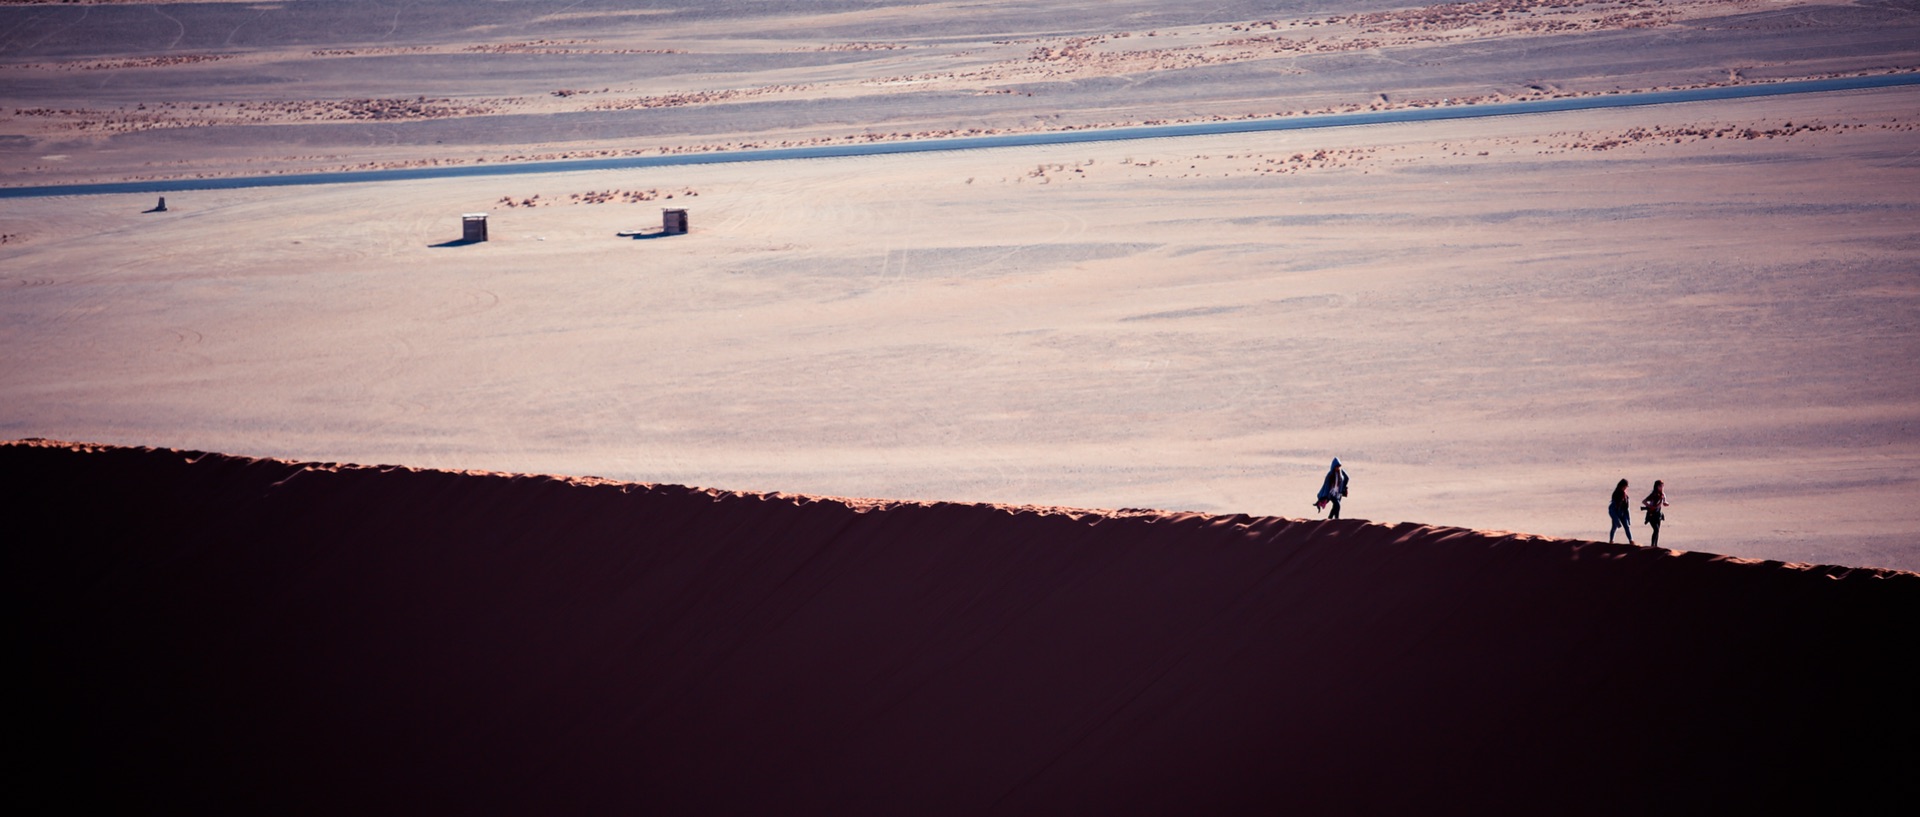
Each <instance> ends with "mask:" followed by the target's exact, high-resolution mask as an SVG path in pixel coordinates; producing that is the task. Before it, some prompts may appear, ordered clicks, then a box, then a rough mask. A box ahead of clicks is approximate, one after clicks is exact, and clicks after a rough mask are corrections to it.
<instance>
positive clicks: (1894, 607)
mask: <svg viewBox="0 0 1920 817" xmlns="http://www.w3.org/2000/svg"><path fill="white" fill-rule="evenodd" d="M0 474H6V475H7V477H8V485H9V490H8V495H9V500H10V501H11V502H12V503H13V505H12V506H11V507H12V509H13V510H12V512H11V515H10V518H11V521H13V522H14V523H15V524H16V526H18V527H19V529H20V530H22V531H35V532H36V533H32V534H30V535H28V536H25V537H16V538H15V539H14V540H13V541H10V542H9V543H8V547H7V548H5V550H4V554H5V560H6V562H5V569H4V570H0V577H4V579H0V581H4V582H5V591H4V593H0V597H4V598H5V599H6V602H7V608H8V617H7V621H8V628H9V631H10V633H11V638H12V639H13V641H12V644H13V646H14V647H15V650H14V651H13V657H14V659H15V660H16V663H17V669H16V672H15V676H16V677H15V680H14V683H13V685H12V688H13V692H14V694H13V695H12V696H10V697H11V699H12V700H14V701H15V707H16V714H15V715H14V716H13V717H11V718H10V719H9V726H8V728H9V734H10V736H11V738H12V740H13V742H14V743H15V745H16V746H18V747H21V748H23V749H25V750H26V751H25V752H24V753H22V754H20V755H17V760H16V762H15V764H14V768H15V774H16V777H17V778H18V780H19V783H18V784H17V785H15V786H13V787H11V788H10V793H11V795H12V796H13V797H14V798H15V800H16V802H21V803H43V804H44V803H47V802H55V800H54V799H51V798H57V802H58V803H59V804H60V805H61V807H62V808H63V809H64V810H72V811H75V812H79V813H131V812H150V811H164V812H174V811H178V812H186V813H200V814H205V813H236V814H239V813H246V814H267V813H271V814H341V813H349V812H354V813H358V812H373V813H420V812H432V813H511V814H531V813H541V814H545V813H556V812H559V813H590V814H856V815H864V814H873V815H883V814H983V813H995V814H1170V813H1200V814H1274V813H1298V814H1489V813H1492V814H1608V815H1610V814H1646V813H1652V814H1705V813H1713V814H1718V813H1734V814H1746V813H1818V812H1837V813H1882V812H1885V811H1887V810H1889V809H1890V808H1897V804H1896V803H1894V802H1892V801H1890V800H1889V799H1888V797H1889V794H1890V793H1895V792H1897V790H1898V781H1899V780H1901V779H1903V775H1905V774H1907V773H1909V772H1910V770H1911V762H1912V751H1911V748H1910V747H1909V746H1907V745H1906V741H1907V740H1908V739H1909V738H1910V737H1911V735H1912V734H1913V732H1914V730H1915V728H1916V727H1920V723H1916V716H1915V710H1914V708H1913V707H1912V706H1911V690H1912V686H1913V670H1912V666H1911V664H1910V658H1911V656H1912V655H1913V654H1914V652H1915V649H1916V647H1920V644H1916V640H1917V639H1920V637H1917V636H1916V635H1915V632H1914V630H1913V628H1912V626H1911V624H1912V621H1913V618H1914V612H1915V608H1916V605H1917V604H1920V575H1916V574H1913V573H1903V572H1898V571H1885V570H1867V569H1854V568H1840V567H1820V568H1815V567H1808V566H1805V565H1783V564H1780V563H1777V562H1760V561H1753V560H1741V559H1732V558H1726V557H1716V556H1709V555H1706V554H1698V553H1676V552H1673V551H1667V550H1655V549H1646V548H1638V547H1631V546H1627V545H1624V544H1623V545H1607V544H1602V543H1594V542H1580V541H1571V540H1561V539H1549V538H1541V537H1534V536H1524V535H1512V534H1489V533H1482V532H1474V531H1469V530H1463V529H1459V528H1446V527H1430V526H1423V525H1416V524H1401V525H1394V526H1387V525H1380V524H1372V523H1365V522H1360V521H1355V520H1344V521H1337V522H1330V521H1321V520H1306V521H1301V520H1288V519H1281V518H1275V517H1250V516H1244V515H1239V516H1206V515H1200V514H1181V513H1160V512H1144V511H1143V512H1110V511H1084V510H1073V509H1066V508H1049V507H1033V506H1003V505H963V504H948V503H914V502H881V501H846V500H836V499H829V498H820V497H807V496H800V495H793V494H748V493H730V492H718V491H711V490H698V489H691V488H681V487H676V486H670V485H648V484H637V483H619V482H612V481H608V480H592V479H577V478H575V479H569V478H561V477H542V476H526V475H509V474H489V473H471V472H470V473H452V472H445V471H432V470H422V469H413V468H382V467H366V466H339V465H326V464H302V463H297V462H287V461H273V460H255V459H246V458H238V457H229V456H223V455H218V454H205V453H200V452H184V451H172V450H156V449H136V448H110V447H100V446H75V445H69V444H62V443H8V444H0Z"/></svg>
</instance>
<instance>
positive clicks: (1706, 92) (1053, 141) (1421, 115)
mask: <svg viewBox="0 0 1920 817" xmlns="http://www.w3.org/2000/svg"><path fill="white" fill-rule="evenodd" d="M1902 85H1920V73H1912V74H1879V75H1875V76H1867V77H1841V78H1838V79H1813V80H1800V81H1796V82H1776V83H1768V84H1762V85H1733V86H1724V87H1715V88H1695V89H1691V90H1685V91H1645V92H1639V93H1623V94H1603V95H1598V96H1583V97H1569V98H1565V99H1539V100H1528V101H1524V102H1496V103H1489V104H1484V105H1465V104H1463V105H1447V106H1442V107H1437V108H1403V109H1399V110H1391V111H1366V112H1362V113H1340V114H1321V115H1317V116H1286V117H1271V118H1265V119H1235V120H1230V121H1225V122H1196V123H1191V124H1184V125H1143V126H1138V127H1130V128H1101V129H1088V130H1075V131H1045V132H1038V133H1017V134H1006V135H1002V136H968V137H959V138H952V139H921V140H913V141H903V142H868V143H866V144H857V145H816V146H810V147H797V148H774V149H767V150H733V151H715V152H710V153H685V154H667V155H661V156H632V157H627V158H621V159H566V160H560V161H552V162H507V163H500V164H476V165H461V166H459V167H414V168H401V169H396V170H357V171H341V172H336V173H289V174H286V175H281V176H235V177H230V178H222V179H174V180H167V181H144V182H107V183H103V184H53V185H43V186H38V187H0V199H18V198H37V197H42V196H85V195H98V194H109V193H172V192H175V191H180V190H230V189H235V188H242V187H288V186H293V185H310V184H359V183H364V182H394V181H407V180H412V179H445V178H454V177H460V176H518V175H526V174H533V173H564V172H572V171H578V170H619V169H627V168H640V167H672V166H675V165H708V164H721V163H725V162H774V161H784V160H787V159H819V158H826V157H833V156H880V155H886V154H892V153H927V152H931V151H940V150H978V149H981V148H1001V147H1025V146H1029V145H1065V144H1073V143H1077V142H1117V141H1122V140H1128V139H1165V138H1168V137H1174V136H1207V135H1212V134H1220V133H1254V132H1259V131H1282V130H1306V129H1309V128H1340V127H1348V126H1352V125H1381V124H1392V123H1399V122H1433V121H1438V120H1443V119H1477V118H1480V117H1487V116H1515V115H1520V114H1534V113H1553V112H1557V111H1584V110H1591V109H1595V108H1630V107H1636V106H1640V105H1668V104H1672V103H1676V102H1706V101H1712V100H1722V99H1744V98H1747V97H1757V96H1783V95H1786V94H1815V93H1825V92H1829V91H1855V90H1861V89H1866V88H1892V87H1897V86H1902Z"/></svg>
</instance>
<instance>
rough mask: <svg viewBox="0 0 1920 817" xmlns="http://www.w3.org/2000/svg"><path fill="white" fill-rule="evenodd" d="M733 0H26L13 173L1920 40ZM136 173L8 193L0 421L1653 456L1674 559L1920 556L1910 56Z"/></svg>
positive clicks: (803, 462)
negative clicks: (1558, 108) (747, 151)
mask: <svg viewBox="0 0 1920 817" xmlns="http://www.w3.org/2000/svg"><path fill="white" fill-rule="evenodd" d="M480 5H484V6H486V7H487V8H485V9H481V8H480ZM739 5H740V7H739V8H736V7H735V6H734V5H730V4H725V3H720V4H712V3H709V4H703V5H702V6H701V7H700V8H699V9H692V8H676V7H673V6H671V5H670V4H661V6H660V7H659V8H657V9H651V10H635V9H632V8H629V7H627V6H628V4H601V7H596V6H595V4H592V3H585V4H582V3H573V4H565V3H545V4H541V3H517V4H477V5H474V6H473V7H472V8H471V9H470V8H469V7H468V5H467V4H453V5H433V4H418V7H417V8H416V7H402V8H399V9H396V8H395V7H390V6H380V7H379V8H380V9H384V12H383V13H382V14H379V15H376V14H374V13H373V12H374V11H375V10H376V9H375V7H374V5H373V4H355V3H341V4H323V3H285V4H276V5H263V6H258V7H255V6H247V5H243V4H204V5H196V6H171V5H154V4H111V5H100V6H84V7H73V8H69V7H61V8H51V7H48V6H47V5H45V4H36V5H26V6H4V7H0V21H5V22H4V24H0V29H3V30H4V31H5V33H4V34H0V79H4V82H5V85H4V88H5V90H4V92H0V108H4V109H5V114H4V118H0V185H5V186H25V185H37V184H51V183H64V182H88V181H112V180H116V179H148V178H182V179H190V178H192V177H195V176H219V175H251V174H259V173H269V172H283V171H309V170H329V169H349V168H360V167H396V166H420V165H431V164H437V163H444V164H460V163H474V162H477V161H480V160H483V159H484V160H485V161H489V162H500V161H513V160H519V159H528V158H564V157H591V156H606V155H643V154H646V153H650V152H653V153H657V152H672V151H684V150H715V149H724V148H729V147H741V146H777V145H782V144H788V145H792V144H820V143H828V142H833V141H858V140H861V139H880V138H911V137H913V136H926V135H951V134H965V133H976V132H977V133H993V132H1014V131H1020V130H1032V129H1047V128H1062V127H1069V126H1071V127H1083V126H1097V125H1107V124H1132V123H1142V122H1152V121H1190V120H1203V119H1207V118H1214V117H1239V116H1250V115H1271V114H1276V113H1286V112H1300V111H1322V110H1355V109H1364V108H1368V107H1391V106H1396V105H1433V104H1460V103H1461V102H1462V101H1464V100H1486V99H1524V98H1538V97H1545V96H1551V95H1556V94H1581V93H1604V92H1610V91H1622V90H1628V91H1630V90H1636V89H1651V88H1672V87H1694V86H1698V85H1704V84H1712V83H1719V82H1757V81H1769V80H1774V79H1785V78H1798V77H1810V76H1829V75H1836V74H1847V73H1872V72H1886V71H1899V70H1913V69H1915V68H1920V54H1917V53H1916V46H1917V45H1920V36H1915V33H1916V32H1920V13H1916V12H1915V11H1914V9H1913V5H1912V4H1900V3H1871V2H1862V3H1853V4H1827V5H1817V4H1816V5H1809V4H1796V3H1778V2H1700V3H1672V4H1649V3H1580V2H1545V3H1524V2H1514V3H1475V4H1461V5H1456V6H1442V7H1432V8H1427V9H1418V10H1414V11H1396V10H1395V9H1396V6H1395V4H1392V3H1372V4H1369V3H1355V4H1285V3H1274V4H1265V3H1244V4H1234V3H1227V4H1214V5H1213V6H1210V7H1209V8H1207V9H1204V10H1186V9H1172V8H1162V7H1160V4H1147V3H1111V4H1095V3H1086V4H1073V3H1012V2H1005V3H1001V2H983V3H969V4H939V5H929V4H894V3H878V2H876V3H845V4H831V5H829V4H808V9H809V10H808V11H806V12H804V13H803V12H780V11H769V10H763V9H759V8H758V7H757V6H755V5H754V4H739ZM1401 8H1404V7H1401ZM455 9H459V12H458V13H457V14H456V13H455ZM322 11H325V12H326V13H327V14H332V15H335V16H336V17H337V18H338V19H335V18H328V20H332V22H331V23H326V21H320V22H314V21H313V20H306V19H304V18H301V17H300V15H303V14H311V15H318V14H321V13H322ZM348 12H356V13H357V16H349V15H348ZM1369 13H1371V14H1372V16H1368V14H1369ZM462 14H464V15H481V16H482V17H484V19H481V17H473V16H469V17H466V18H462V17H461V16H460V15H462ZM62 15H65V16H62ZM115 15H120V16H115ZM134 15H146V16H145V17H144V18H141V17H136V16H134ZM780 15H787V16H780ZM162 18H164V19H162ZM166 20H172V21H173V23H172V24H169V25H166V26H163V25H160V24H161V23H164V22H165V21H166ZM321 23H326V24H324V25H323V24H321ZM116 37H117V38H119V39H115V38H116ZM250 38H251V39H250ZM1261 38H1264V39H1261ZM1145 43H1151V44H1152V45H1151V46H1148V45H1145ZM636 66H642V67H636ZM477 76H478V77H484V80H478V79H476V77H477ZM409 101H411V102H409ZM669 197H671V198H669ZM152 198H153V197H152V196H150V195H141V196H115V195H94V196H64V197H60V196H56V197H47V198H34V199H0V235H3V236H4V244H0V293H4V294H0V343H4V346H5V348H6V350H7V354H6V356H5V359H4V361H3V362H0V398H3V399H0V402H3V403H4V405H5V410H4V411H3V412H0V437H5V438H9V439H17V438H23V437H48V438H56V439H68V440H86V441H94V442H103V443H122V444H135V445H154V446H166V447H176V448H194V449H203V450H212V451H222V452H229V453H235V454H244V455H252V456H271V457H287V458H296V459H305V460H323V461H345V462H361V463H398V464H405V465H412V466H423V467H436V468H454V469H479V470H491V471H513V472H538V473H563V474H581V475H589V474H590V475H598V476H604V477H609V478H615V479H624V480H636V481H646V482H665V483H680V484H689V485H700V486H711V487H719V488H728V489H741V490H758V491H786V492H796V493H810V494H826V495H839V496H866V497H888V498H900V499H938V500H958V501H972V502H1000V503H1015V504H1038V505H1065V506H1077V507H1099V508H1160V509H1168V510H1189V511H1206V512H1222V513H1249V514H1257V515H1282V516H1307V515H1310V514H1311V513H1312V509H1311V507H1310V506H1309V501H1310V499H1311V496H1312V492H1313V489H1314V488H1315V487H1316V486H1317V484H1318V480H1319V477H1320V474H1321V473H1322V471H1323V470H1324V469H1325V467H1326V461H1327V459H1328V458H1329V457H1331V456H1339V457H1341V458H1342V459H1343V460H1344V461H1346V462H1347V463H1348V465H1349V467H1350V469H1351V472H1352V474H1353V480H1354V483H1353V486H1354V488H1353V490H1354V495H1353V497H1352V498H1351V499H1350V501H1349V502H1348V504H1347V515H1348V516H1349V517H1361V518H1367V519H1374V520H1380V521H1388V522H1392V521H1401V520H1406V521H1416V522H1421V523H1432V524H1445V525H1458V526H1466V527H1474V528H1482V529H1493V530H1514V531H1525V532H1529V533H1536V534H1543V535H1551V536H1567V537H1582V538H1599V537H1602V536H1604V534H1605V521H1606V520H1605V514H1604V510H1603V506H1604V504H1605V500H1606V495H1607V493H1608V492H1609V490H1610V489H1611V486H1612V485H1613V483H1614V481H1616V480H1617V479H1620V478H1622V477H1625V478H1628V479H1630V480H1632V482H1633V493H1634V495H1635V498H1636V499H1637V498H1638V496H1639V495H1640V494H1643V493H1644V492H1645V491H1646V490H1647V489H1648V488H1649V487H1650V486H1651V484H1652V482H1653V480H1654V479H1662V480H1665V481H1666V483H1667V485H1668V488H1669V493H1670V498H1671V500H1672V502H1673V503H1674V507H1673V508H1672V511H1671V514H1670V519H1671V521H1670V522H1669V524H1668V526H1667V528H1666V530H1665V531H1664V533H1663V541H1662V544H1663V545H1668V546H1671V547H1674V548H1677V549H1684V550H1702V551H1710V552H1716V553H1725V554H1731V555H1736V556H1746V557H1755V558H1766V559H1779V560H1786V561H1801V562H1820V563H1838V564H1852V565H1868V566H1882V567H1896V568H1903V569H1907V570H1920V502H1916V501H1915V500H1916V499H1917V498H1920V492H1917V491H1916V480H1920V442H1917V441H1916V438H1915V435H1914V428H1915V423H1916V422H1917V421H1920V377H1916V376H1915V374H1916V372H1915V364H1914V361H1915V359H1916V357H1920V320H1916V318H1920V279H1916V273H1920V230H1917V228H1920V91H1916V90H1913V89H1910V88H1909V89H1893V90H1880V91H1863V92H1849V93H1837V94H1819V95H1806V96H1794V97H1781V98H1770V99H1761V100H1746V101H1736V102H1715V103H1694V104H1685V105H1671V106H1659V107H1647V108H1628V109H1618V110H1608V111H1590V112H1582V113H1563V114H1548V115H1532V116H1523V117H1502V118H1491V119H1480V120H1467V121H1454V122H1444V123H1427V124H1407V125H1381V126H1369V127H1360V128H1341V129H1327V130H1314V131H1294V132H1286V133H1266V134H1245V135H1233V136H1215V137H1198V138H1183V139H1162V140H1145V141H1132V142H1112V143H1095V144H1084V145H1072V146H1056V147H1036V148H1017V149H995V150H978V151H961V152H952V153H941V154H924V155H913V156H893V157H868V158H848V159H832V160H809V161H794V162H769V163H752V164H722V165H708V166H700V167H680V168H658V169H649V170H628V171H595V172H578V173H554V174H547V175H539V176H523V177H495V178H470V179H448V180H434V181H418V182H395V183H383V184H373V185H324V186H312V187H299V188H260V189H247V190H228V191H218V192H214V191H198V192H196V191H191V190H182V191H180V192H177V193H170V194H169V195H168V197H167V199H168V204H169V209H168V210H167V211H166V212H164V213H143V212H142V211H143V210H145V209H147V208H148V207H150V206H151V205H152V204H153V200H152ZM662 206H675V207H678V206H685V207H687V208H689V210H690V216H691V221H692V225H693V231H692V233H691V234H690V235H687V236H680V237H671V238H662V239H648V240H632V239H625V238H619V237H616V236H615V233H616V232H617V231H621V230H628V229H634V228H641V227H650V226H654V225H657V224H658V223H659V218H660V216H659V208H660V207H662ZM472 211H489V212H490V213H491V214H492V215H491V231H492V240H491V241H489V242H487V243H484V244H475V245H466V246H446V245H447V244H449V242H450V241H451V240H452V239H455V238H457V237H458V236H459V216H460V214H462V213H465V212H472ZM1639 535H1641V536H1643V537H1644V535H1645V529H1644V527H1643V528H1641V530H1640V531H1639Z"/></svg>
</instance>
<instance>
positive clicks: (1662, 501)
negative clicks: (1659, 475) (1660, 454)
mask: <svg viewBox="0 0 1920 817" xmlns="http://www.w3.org/2000/svg"><path fill="white" fill-rule="evenodd" d="M1665 507H1667V484H1666V483H1665V482H1662V481H1660V480H1657V479H1656V480H1654V481H1653V492H1652V493H1650V494H1647V498H1646V499H1642V500H1640V510H1643V511H1646V512H1647V526H1648V527H1651V528H1653V539H1652V541H1649V542H1648V543H1647V547H1656V548H1657V547H1659V546H1660V523H1662V522H1665V521H1667V512H1666V511H1663V510H1661V509H1662V508H1665Z"/></svg>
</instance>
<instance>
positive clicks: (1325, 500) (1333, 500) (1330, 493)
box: [1313, 457, 1347, 519]
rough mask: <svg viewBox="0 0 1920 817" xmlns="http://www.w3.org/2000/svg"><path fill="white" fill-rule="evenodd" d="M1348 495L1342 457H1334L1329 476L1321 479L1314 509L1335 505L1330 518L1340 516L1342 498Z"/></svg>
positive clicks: (1329, 515) (1328, 472) (1328, 516)
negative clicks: (1341, 464)
mask: <svg viewBox="0 0 1920 817" xmlns="http://www.w3.org/2000/svg"><path fill="white" fill-rule="evenodd" d="M1346 495H1347V472H1346V471H1345V470H1343V469H1341V467H1340V458H1339V457H1334V458H1333V467H1331V468H1328V469H1327V478H1326V479H1323V480H1321V481H1320V495H1319V496H1318V497H1317V498H1315V499H1314V502H1313V509H1314V510H1316V511H1317V510H1320V509H1321V508H1325V507H1327V505H1329V504H1331V505H1333V512H1332V513H1329V514H1327V518H1328V519H1339V518H1340V498H1341V497H1344V496H1346Z"/></svg>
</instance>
